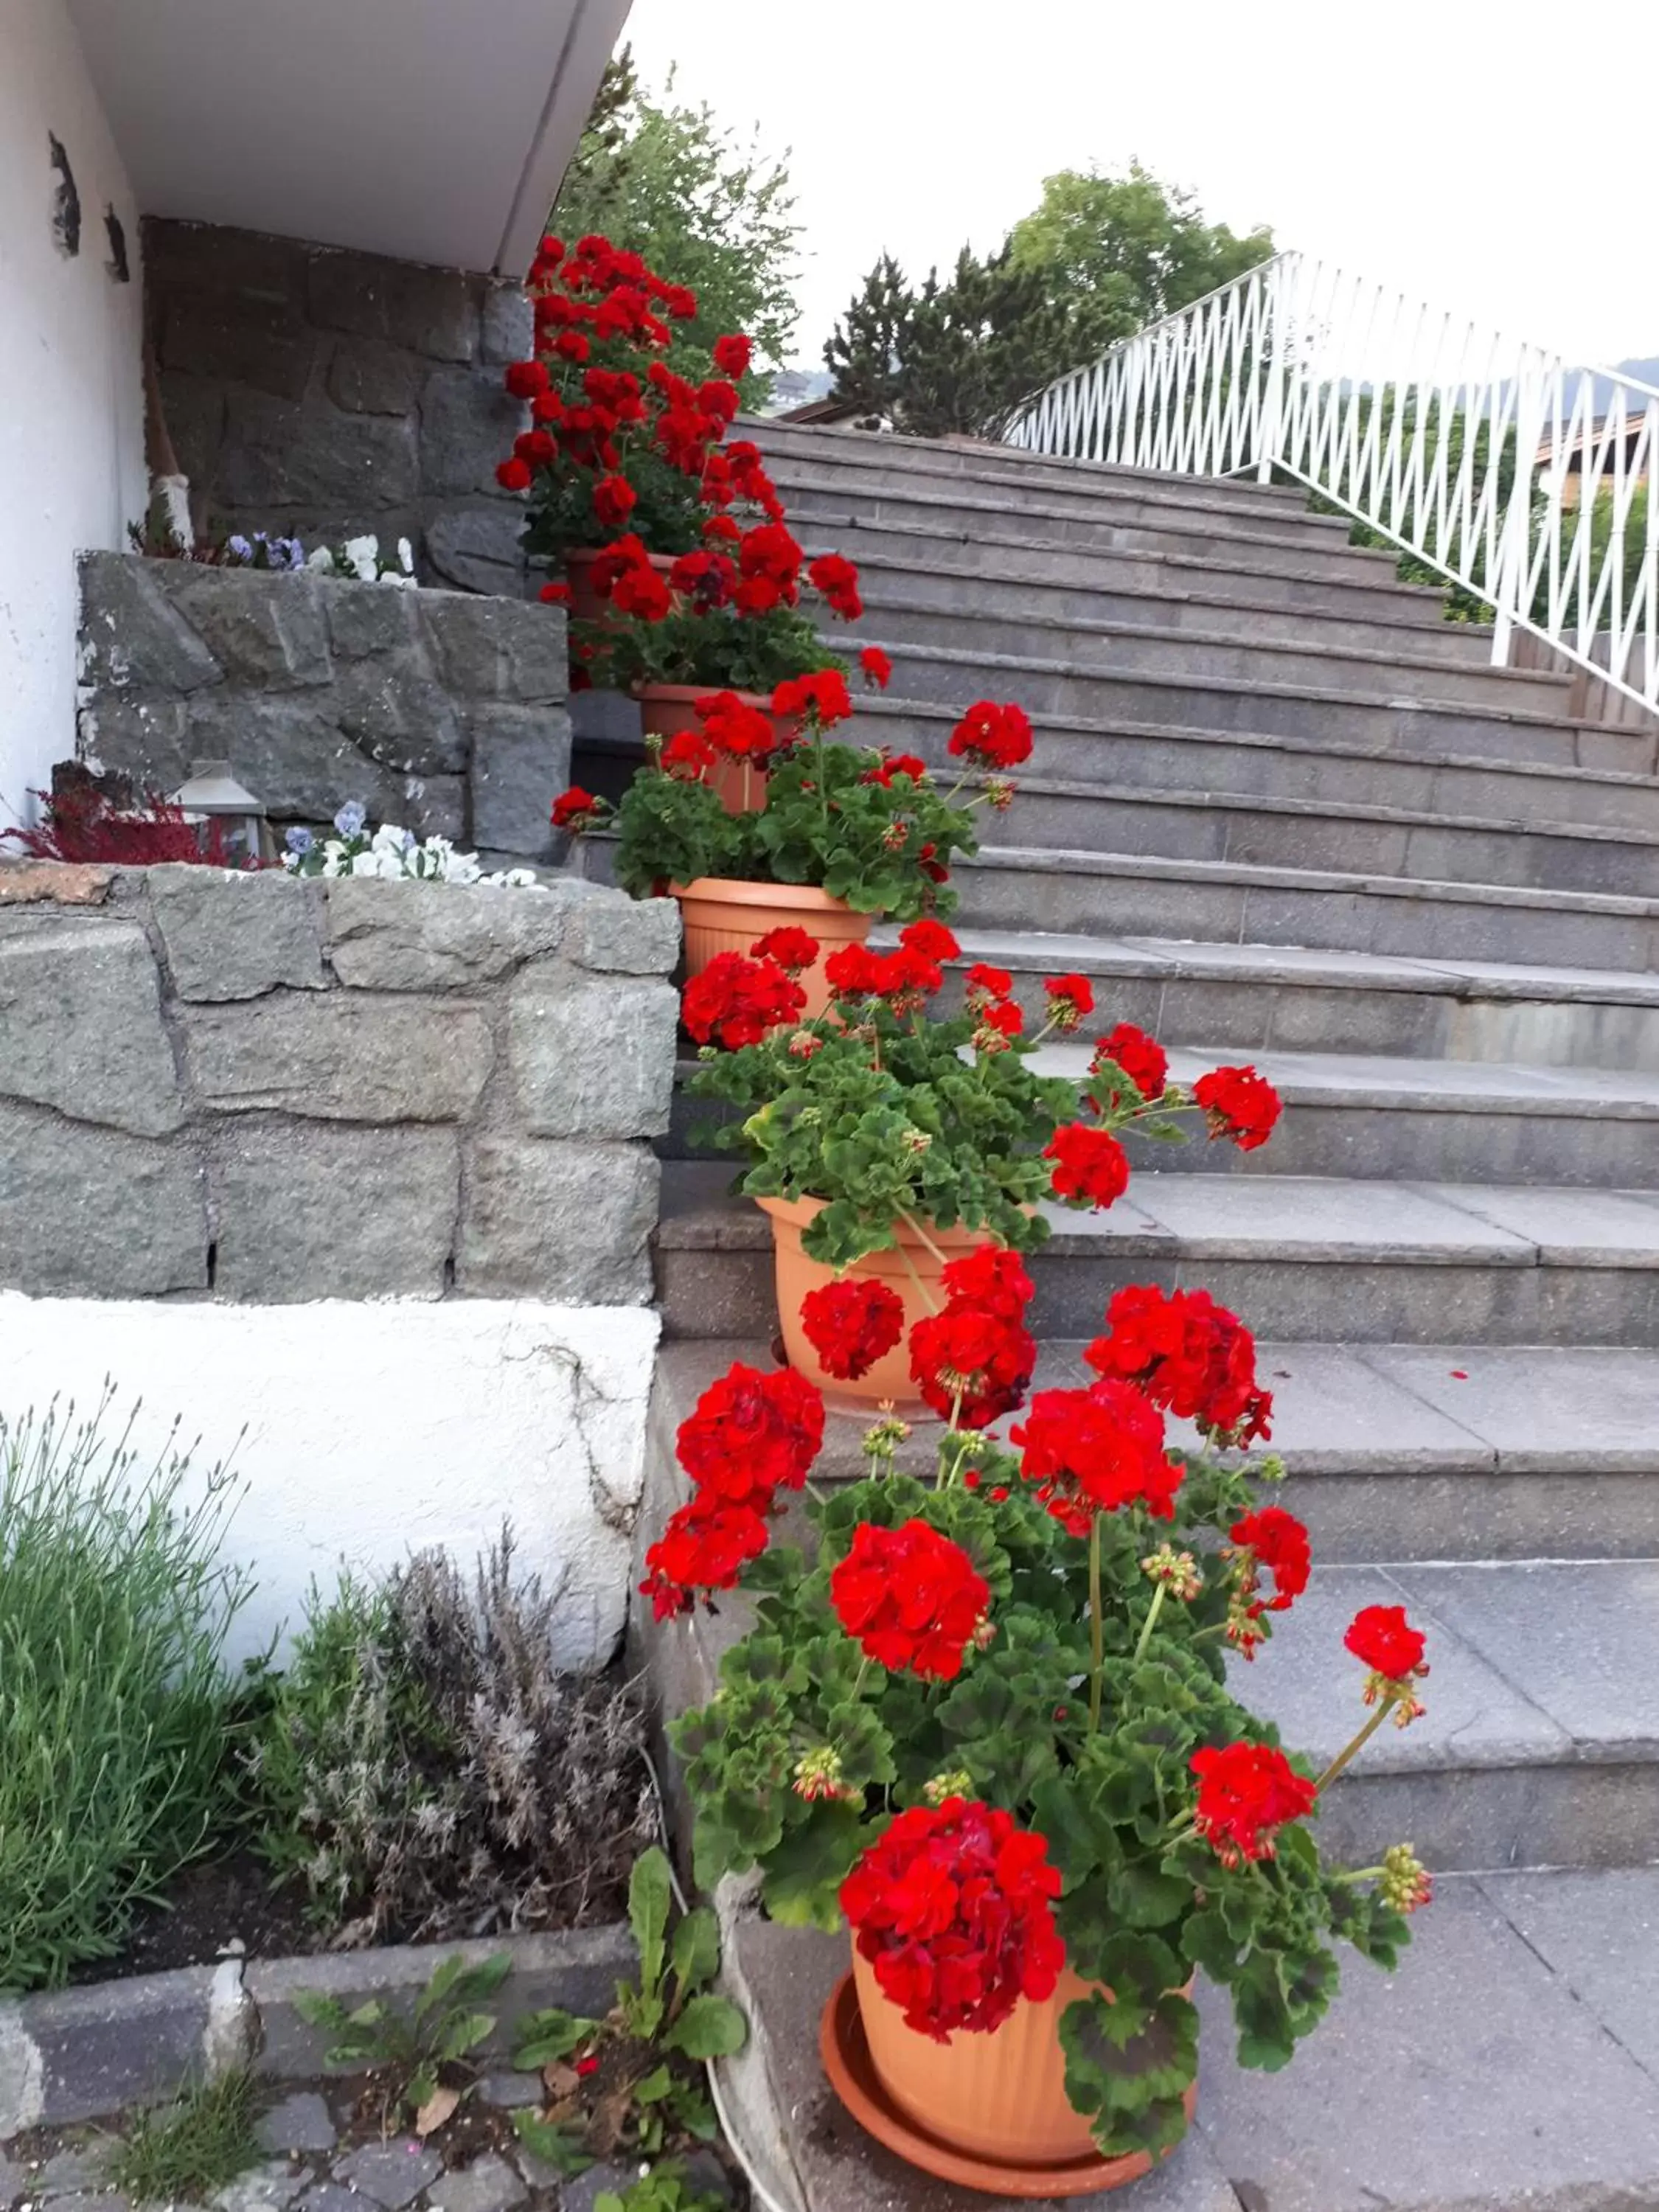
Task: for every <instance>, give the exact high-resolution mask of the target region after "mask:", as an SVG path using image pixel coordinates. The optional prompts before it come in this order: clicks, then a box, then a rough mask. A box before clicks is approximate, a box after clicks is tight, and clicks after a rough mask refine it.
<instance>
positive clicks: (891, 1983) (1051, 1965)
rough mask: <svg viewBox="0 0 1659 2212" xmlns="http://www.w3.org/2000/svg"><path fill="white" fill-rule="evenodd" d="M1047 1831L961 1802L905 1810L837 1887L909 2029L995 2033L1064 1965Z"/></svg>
mask: <svg viewBox="0 0 1659 2212" xmlns="http://www.w3.org/2000/svg"><path fill="white" fill-rule="evenodd" d="M1059 1894H1060V1874H1059V1871H1058V1869H1055V1868H1054V1867H1051V1866H1050V1865H1049V1864H1048V1843H1047V1840H1046V1838H1043V1837H1042V1836H1040V1835H1038V1834H1036V1832H1034V1831H1032V1830H1029V1829H1020V1828H1018V1827H1016V1826H1015V1825H1014V1821H1013V1819H1012V1815H1010V1814H1007V1813H1004V1812H1001V1811H1000V1810H993V1808H991V1807H990V1806H988V1805H983V1804H981V1803H979V1802H976V1801H974V1800H970V1799H966V1798H962V1797H947V1798H946V1799H945V1802H944V1803H943V1804H942V1805H939V1806H928V1805H917V1806H914V1807H912V1808H911V1809H910V1810H909V1811H908V1812H904V1813H901V1814H899V1815H898V1817H897V1818H896V1820H893V1821H892V1822H891V1823H890V1826H888V1827H887V1829H886V1830H885V1832H884V1833H883V1834H882V1836H881V1837H880V1838H879V1839H878V1841H877V1842H875V1843H873V1844H871V1845H870V1847H869V1849H868V1850H866V1852H865V1854H864V1856H863V1857H861V1858H860V1861H859V1863H858V1864H857V1865H856V1866H855V1867H854V1869H853V1871H852V1872H851V1874H849V1875H848V1877H847V1879H846V1881H844V1882H842V1886H841V1906H842V1911H843V1912H844V1913H845V1914H846V1915H847V1917H848V1922H849V1923H851V1925H852V1928H853V1929H854V1935H855V1936H856V1939H857V1942H858V1947H859V1950H860V1953H861V1954H862V1955H863V1956H864V1957H865V1958H866V1959H867V1960H869V1961H870V1964H871V1965H872V1966H873V1967H874V1969H875V1973H876V1979H877V1981H878V1983H879V1984H880V1986H881V1988H882V1990H883V1991H884V1993H885V1995H886V1996H889V1997H890V1999H891V2000H892V2002H894V2003H895V2004H896V2005H898V2006H899V2007H900V2008H902V2011H903V2014H904V2018H905V2021H906V2024H907V2025H908V2027H913V2028H915V2030H916V2031H917V2033H919V2034H922V2035H929V2036H932V2037H933V2039H934V2040H935V2042H939V2043H944V2042H947V2041H948V2040H949V2039H950V2038H951V2035H952V2034H953V2033H957V2032H958V2031H967V2032H969V2033H980V2034H985V2033H989V2032H990V2030H992V2029H993V2028H996V2027H1000V2026H1001V2025H1002V2023H1003V2021H1005V2020H1006V2019H1007V2018H1008V2016H1009V2015H1010V2014H1011V2013H1012V2011H1013V2009H1014V2007H1015V2006H1016V2005H1017V2004H1018V2002H1019V2000H1020V1999H1021V1997H1029V1998H1030V2000H1031V2001H1032V2002H1034V2003H1038V2004H1040V2003H1042V2002H1043V2000H1044V1999H1045V1998H1048V1997H1051V1996H1053V1995H1054V1990H1055V1988H1056V1986H1057V1984H1058V1983H1059V1980H1060V1968H1061V1967H1062V1966H1064V1964H1065V1963H1066V1947H1065V1945H1064V1943H1063V1942H1061V1941H1060V1935H1059V1932H1058V1930H1057V1929H1056V1928H1055V1926H1054V1899H1055V1898H1056V1897H1058V1896H1059Z"/></svg>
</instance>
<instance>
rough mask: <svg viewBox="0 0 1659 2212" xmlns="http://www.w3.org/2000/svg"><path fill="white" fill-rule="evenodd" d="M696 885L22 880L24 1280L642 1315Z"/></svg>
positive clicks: (0, 1157)
mask: <svg viewBox="0 0 1659 2212" xmlns="http://www.w3.org/2000/svg"><path fill="white" fill-rule="evenodd" d="M678 949H679V919H678V910H677V909H676V908H675V907H674V906H673V904H672V902H669V901H661V900H653V901H649V902H645V903H643V904H639V905H636V904H635V903H634V902H631V901H630V900H628V899H625V898H623V896H621V895H620V894H619V893H617V892H615V891H610V890H603V889H601V888H600V887H599V886H598V885H595V884H587V883H584V882H581V881H579V880H577V879H575V878H568V877H559V878H554V879H553V880H552V881H550V882H549V883H547V884H540V885H537V886H535V887H533V888H528V889H522V890H505V889H500V888H495V887H492V886H489V885H484V884H477V885H463V884H422V883H414V882H410V883H382V882H379V881H374V880H369V879H356V880H353V879H347V880H344V881H342V882H338V883H332V884H325V883H323V882H321V881H319V880H313V881H310V882H300V881H296V880H295V879H294V878H291V877H288V876H285V875H281V874H276V873H266V874H263V875H256V876H234V875H228V874H224V873H222V872H219V871H218V870H212V869H207V868H194V867H163V868H137V869H101V870H100V869H92V868H85V867H81V868H61V869H60V868H58V867H55V866H51V865H46V864H13V865H7V866H0V1289H9V1290H21V1291H30V1292H33V1293H36V1294H39V1295H56V1296H64V1297H71V1296H72V1297H167V1298H175V1299H176V1298H179V1297H184V1298H216V1299H231V1300H238V1301H245V1302H250V1303H256V1304H281V1303H287V1302H292V1301H295V1300H303V1299H310V1298H322V1297H350V1298H367V1297H394V1296H396V1297H424V1298H441V1297H532V1298H538V1299H545V1300H550V1301H553V1302H556V1303H559V1304H600V1305H609V1304H643V1303H645V1302H646V1301H647V1300H648V1299H649V1297H650V1296H651V1269H650V1262H649V1255H648V1252H647V1240H648V1238H649V1237H650V1234H651V1231H652V1230H653V1227H654V1226H655V1224H656V1218H657V1188H658V1167H657V1162H656V1158H655V1157H654V1155H653V1152H652V1149H651V1146H650V1142H649V1139H651V1138H652V1137H653V1136H655V1135H658V1134H659V1133H661V1132H662V1131H663V1130H665V1128H666V1127H667V1126H668V1112H669V1104H670V1096H671V1089H672V1084H673V1073H674V1036H675V1020H676V997H675V994H674V992H673V990H672V989H671V987H670V985H669V982H668V980H667V978H668V975H669V972H670V970H671V968H672V966H673V964H674V961H675V959H676V957H677V955H678Z"/></svg>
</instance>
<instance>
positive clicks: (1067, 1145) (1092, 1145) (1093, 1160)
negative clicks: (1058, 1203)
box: [1042, 1121, 1129, 1206]
mask: <svg viewBox="0 0 1659 2212" xmlns="http://www.w3.org/2000/svg"><path fill="white" fill-rule="evenodd" d="M1042 1157H1043V1158H1044V1159H1045V1160H1052V1161H1053V1162H1054V1168H1053V1170H1052V1171H1051V1174H1050V1181H1051V1182H1052V1183H1053V1185H1054V1195H1055V1197H1056V1198H1063V1199H1066V1200H1079V1201H1080V1202H1082V1203H1085V1204H1087V1205H1090V1206H1110V1205H1112V1204H1113V1203H1114V1202H1115V1200H1118V1199H1120V1198H1121V1197H1122V1195H1123V1194H1124V1192H1125V1191H1126V1190H1127V1188H1129V1163H1128V1161H1127V1158H1125V1157H1124V1152H1123V1147H1122V1146H1121V1145H1120V1144H1119V1142H1118V1140H1117V1139H1116V1138H1115V1136H1113V1134H1112V1133H1111V1131H1110V1130H1109V1129H1096V1128H1092V1127H1091V1126H1090V1125H1089V1123H1088V1122H1086V1121H1068V1122H1066V1124H1065V1125H1064V1127H1061V1128H1058V1129H1056V1130H1055V1131H1054V1135H1053V1136H1052V1137H1050V1139H1048V1143H1047V1144H1046V1145H1045V1146H1043V1148H1042Z"/></svg>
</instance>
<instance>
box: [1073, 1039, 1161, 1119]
mask: <svg viewBox="0 0 1659 2212" xmlns="http://www.w3.org/2000/svg"><path fill="white" fill-rule="evenodd" d="M1089 1073H1090V1075H1091V1078H1092V1079H1093V1080H1092V1082H1091V1086H1090V1091H1089V1095H1090V1097H1091V1098H1092V1099H1093V1100H1094V1102H1095V1103H1096V1105H1097V1106H1098V1107H1099V1108H1100V1109H1101V1111H1102V1112H1103V1113H1110V1112H1111V1111H1112V1110H1113V1109H1114V1108H1115V1107H1118V1106H1124V1105H1129V1104H1131V1103H1133V1101H1132V1100H1131V1099H1130V1098H1129V1097H1128V1095H1127V1091H1125V1089H1124V1087H1123V1086H1122V1085H1121V1084H1118V1083H1115V1082H1114V1081H1113V1076H1114V1073H1117V1074H1121V1075H1125V1076H1127V1078H1128V1079H1129V1082H1130V1083H1131V1084H1133V1086H1134V1088H1135V1090H1136V1091H1138V1092H1139V1094H1140V1097H1142V1098H1145V1099H1148V1100H1151V1099H1154V1098H1161V1097H1163V1096H1164V1091H1165V1090H1166V1089H1167V1088H1168V1086H1169V1081H1170V1060H1169V1055H1168V1054H1167V1053H1166V1052H1165V1051H1164V1048H1163V1046H1162V1045H1161V1044H1159V1042H1158V1040H1157V1038H1156V1037H1149V1036H1147V1034H1146V1030H1138V1029H1137V1028H1136V1027H1135V1025H1134V1024H1133V1022H1120V1023H1119V1024H1118V1025H1117V1027H1116V1028H1115V1030H1113V1031H1112V1033H1111V1035H1110V1036H1103V1037H1102V1038H1101V1040H1100V1042H1098V1043H1097V1045H1096V1047H1095V1056H1094V1058H1093V1059H1092V1060H1091V1061H1090V1063H1089Z"/></svg>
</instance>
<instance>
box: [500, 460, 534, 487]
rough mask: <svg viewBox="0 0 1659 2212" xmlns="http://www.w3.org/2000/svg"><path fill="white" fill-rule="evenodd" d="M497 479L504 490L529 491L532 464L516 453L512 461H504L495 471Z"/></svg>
mask: <svg viewBox="0 0 1659 2212" xmlns="http://www.w3.org/2000/svg"><path fill="white" fill-rule="evenodd" d="M495 481H496V483H498V484H499V485H500V486H501V489H502V490H503V491H528V490H529V489H530V464H529V462H528V461H521V460H520V459H519V457H518V455H517V454H516V453H514V454H513V458H512V459H511V460H510V461H502V462H501V463H500V464H499V465H498V466H497V468H496V471H495Z"/></svg>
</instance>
